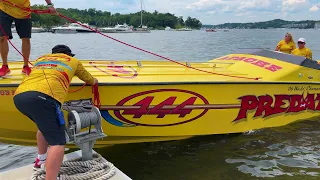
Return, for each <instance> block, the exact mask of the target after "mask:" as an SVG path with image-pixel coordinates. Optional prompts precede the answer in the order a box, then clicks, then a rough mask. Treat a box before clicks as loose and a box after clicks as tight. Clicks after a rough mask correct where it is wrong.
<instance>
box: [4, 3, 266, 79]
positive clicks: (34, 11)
mask: <svg viewBox="0 0 320 180" xmlns="http://www.w3.org/2000/svg"><path fill="white" fill-rule="evenodd" d="M2 1H4V2H7V3H9V4H11V5H13V6H15V7H17V8H20V9H22V10H26V11H30V12H33V13H36V14H50V11H49V10H32V9H30V8H23V7H20V6H18V5H15V4H13V3H10V2H8V1H7V0H2ZM58 16H60V17H62V18H64V19H66V20H68V21H70V22H73V23H77V24H79V25H80V26H82V27H85V28H87V29H90V30H92V31H94V32H96V33H98V34H100V35H102V36H104V37H107V38H109V39H112V40H114V41H117V42H119V43H121V44H124V45H126V46H129V47H132V48H134V49H137V50H140V51H143V52H145V53H148V54H151V55H154V56H157V57H160V58H162V59H165V60H168V61H170V62H173V63H176V64H179V65H181V66H184V67H187V68H190V69H193V70H197V71H200V72H205V73H209V74H214V75H219V76H226V77H233V78H240V79H250V80H259V79H261V78H258V77H256V78H249V77H243V76H234V75H227V74H221V73H214V72H210V71H205V70H201V69H198V68H194V67H191V66H187V65H185V64H183V63H180V62H178V61H174V60H172V59H170V58H167V57H164V56H161V55H158V54H156V53H153V52H150V51H147V50H144V49H141V48H138V47H136V46H133V45H131V44H128V43H125V42H123V41H120V40H118V39H115V38H113V37H110V36H108V35H105V34H103V33H102V32H100V31H98V30H96V29H93V28H91V27H89V26H86V25H84V24H81V23H79V22H77V21H76V20H74V19H71V18H69V17H67V16H64V15H63V14H60V13H58Z"/></svg>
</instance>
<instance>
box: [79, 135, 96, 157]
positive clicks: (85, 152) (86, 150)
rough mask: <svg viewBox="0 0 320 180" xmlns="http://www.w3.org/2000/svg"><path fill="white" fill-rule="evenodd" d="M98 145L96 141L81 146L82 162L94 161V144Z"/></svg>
mask: <svg viewBox="0 0 320 180" xmlns="http://www.w3.org/2000/svg"><path fill="white" fill-rule="evenodd" d="M95 143H96V140H93V141H88V142H85V143H82V144H79V145H78V146H79V148H80V149H81V152H82V161H88V160H92V159H93V158H92V154H93V153H92V151H93V150H92V148H93V146H94V144H95Z"/></svg>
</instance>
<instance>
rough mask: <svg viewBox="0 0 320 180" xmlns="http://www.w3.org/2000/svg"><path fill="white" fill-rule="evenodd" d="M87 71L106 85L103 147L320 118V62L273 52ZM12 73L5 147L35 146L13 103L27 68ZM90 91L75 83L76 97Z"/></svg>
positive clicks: (3, 111) (1, 110) (2, 137)
mask: <svg viewBox="0 0 320 180" xmlns="http://www.w3.org/2000/svg"><path fill="white" fill-rule="evenodd" d="M83 64H84V66H85V67H86V69H87V70H88V71H90V72H91V73H92V74H93V75H94V76H95V77H96V78H97V79H98V80H99V82H100V83H99V92H100V100H101V105H102V106H101V108H100V112H101V114H102V117H103V125H102V126H103V129H104V132H105V134H107V135H108V137H107V138H105V139H103V140H99V141H97V144H96V145H97V146H105V145H111V144H121V143H135V142H151V141H165V140H176V139H184V138H189V137H192V136H197V135H211V134H226V133H239V132H246V131H248V130H256V129H261V128H268V127H277V126H283V125H286V124H289V123H292V122H295V121H299V120H304V119H309V118H313V117H316V116H318V113H319V111H320V104H319V100H320V83H319V80H320V75H319V74H320V71H319V69H320V65H319V64H318V62H317V61H313V60H309V59H305V58H303V57H298V56H293V55H289V54H283V53H279V52H274V51H269V50H263V49H250V50H249V49H248V50H239V52H236V53H234V54H229V55H226V56H223V57H219V58H216V59H213V60H211V61H208V62H188V63H185V65H186V66H181V65H179V64H176V63H173V62H166V61H107V60H99V61H98V60H95V61H90V60H86V61H83ZM10 66H11V69H12V74H11V76H8V77H7V78H5V79H1V80H0V102H1V103H0V115H1V123H0V142H4V143H12V144H21V145H35V144H36V136H35V134H36V130H37V128H36V126H35V124H34V123H33V122H32V121H30V120H28V119H26V117H25V116H23V115H22V114H20V112H18V111H17V110H16V108H15V106H14V104H13V99H12V97H13V93H14V91H15V89H16V87H17V86H18V85H19V83H20V82H21V81H22V79H23V78H24V77H23V76H22V75H21V74H20V72H21V67H22V64H21V62H11V63H10ZM204 71H206V72H204ZM208 72H212V73H208ZM82 85H83V82H82V81H81V80H79V79H78V78H74V79H73V81H72V84H71V87H70V90H75V89H78V88H79V87H80V86H82ZM91 98H92V91H91V87H90V86H86V87H85V88H84V89H82V90H80V91H78V92H75V93H69V95H68V99H67V101H76V100H81V99H91Z"/></svg>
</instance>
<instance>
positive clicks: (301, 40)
mask: <svg viewBox="0 0 320 180" xmlns="http://www.w3.org/2000/svg"><path fill="white" fill-rule="evenodd" d="M298 42H304V43H305V42H306V39H305V38H299V39H298Z"/></svg>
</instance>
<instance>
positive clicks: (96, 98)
mask: <svg viewBox="0 0 320 180" xmlns="http://www.w3.org/2000/svg"><path fill="white" fill-rule="evenodd" d="M1 1H3V2H5V3H8V4H10V5H12V6H15V7H17V8H20V9H22V10H25V11H29V12H33V13H36V14H49V13H50V11H49V10H32V9H31V8H23V7H20V6H18V5H16V4H13V3H11V2H9V1H7V0H0V2H1ZM0 29H1V31H2V33H3V35H4V36H5V38H6V39H7V41H8V42H9V43H10V45H11V46H12V47H13V48H14V49H15V50H16V51H17V52H18V53H19V54H20V55H21V56H22V57H23V59H24V60H27V61H28V63H29V64H30V65H31V66H33V64H32V63H31V62H30V61H29V59H27V58H26V57H25V56H24V55H23V54H22V53H21V52H20V51H19V50H18V48H17V47H15V45H14V44H13V43H12V42H11V41H10V39H9V38H8V36H7V34H6V32H5V31H4V29H3V27H2V25H1V24H0ZM86 85H87V83H84V84H83V85H82V86H81V87H80V88H79V89H76V90H73V91H72V90H68V92H69V93H75V92H78V91H80V90H82V89H83V88H84V87H85V86H86ZM92 89H93V90H92V92H93V96H94V105H95V106H96V107H98V108H100V106H101V104H100V97H99V88H98V84H96V85H95V87H93V88H92Z"/></svg>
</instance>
